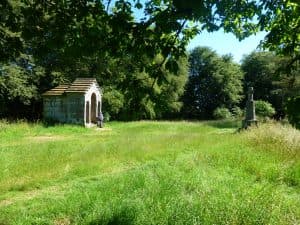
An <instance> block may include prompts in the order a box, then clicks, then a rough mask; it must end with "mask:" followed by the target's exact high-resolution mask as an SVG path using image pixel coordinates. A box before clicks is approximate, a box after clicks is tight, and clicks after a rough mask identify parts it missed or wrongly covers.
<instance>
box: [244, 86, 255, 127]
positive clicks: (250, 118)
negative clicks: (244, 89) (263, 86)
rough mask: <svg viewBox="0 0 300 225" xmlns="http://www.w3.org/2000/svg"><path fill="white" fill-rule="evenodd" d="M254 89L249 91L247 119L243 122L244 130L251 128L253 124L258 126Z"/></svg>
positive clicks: (250, 88)
mask: <svg viewBox="0 0 300 225" xmlns="http://www.w3.org/2000/svg"><path fill="white" fill-rule="evenodd" d="M253 93H254V90H253V87H249V89H248V99H247V103H246V118H245V120H244V121H243V128H247V127H249V126H251V125H252V124H253V123H254V124H255V125H257V120H256V115H255V103H254V100H253Z"/></svg>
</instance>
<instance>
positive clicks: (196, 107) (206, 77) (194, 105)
mask: <svg viewBox="0 0 300 225" xmlns="http://www.w3.org/2000/svg"><path fill="white" fill-rule="evenodd" d="M189 63H190V73H189V80H188V84H187V86H186V91H185V94H184V98H183V100H184V108H183V112H184V114H185V115H186V116H187V117H192V118H197V119H208V118H212V115H213V111H214V110H215V109H216V108H218V107H225V108H227V109H232V108H234V107H235V106H236V105H237V104H238V103H239V102H240V100H241V99H242V95H241V93H242V78H243V73H242V72H241V70H240V67H239V66H238V65H237V64H235V63H233V62H232V58H230V57H228V56H226V57H220V56H218V55H217V54H216V53H215V52H214V51H212V50H211V49H209V48H206V47H197V48H195V49H193V50H192V52H191V53H190V56H189Z"/></svg>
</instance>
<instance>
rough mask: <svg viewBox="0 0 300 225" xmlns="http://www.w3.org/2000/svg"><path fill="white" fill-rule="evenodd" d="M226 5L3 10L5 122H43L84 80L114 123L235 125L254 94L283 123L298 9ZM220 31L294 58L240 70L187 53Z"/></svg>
mask: <svg viewBox="0 0 300 225" xmlns="http://www.w3.org/2000/svg"><path fill="white" fill-rule="evenodd" d="M223 2H224V1H217V0H213V1H193V0H191V1H181V0H176V1H175V0H174V1H173V0H167V1H166V0H164V1H160V0H159V1H153V0H149V1H145V2H140V1H127V0H118V1H104V0H103V1H90V0H82V1H81V0H80V1H52V0H46V1H45V0H43V1H41V0H32V1H20V0H4V1H2V2H1V3H0V12H1V14H0V117H6V118H7V117H10V118H27V119H30V120H35V119H42V98H41V94H42V93H43V92H44V91H46V90H48V89H50V88H53V87H54V86H56V85H58V84H63V83H70V82H72V81H73V80H74V79H75V78H77V77H95V78H97V80H98V83H99V84H100V86H101V87H102V89H103V97H104V99H103V109H104V111H105V113H106V118H108V117H110V118H111V119H118V120H139V119H167V118H191V119H210V118H213V116H214V113H215V112H216V110H217V111H218V110H219V111H220V110H221V111H222V110H223V111H224V109H225V110H227V111H228V112H229V113H231V114H236V115H238V114H240V111H241V109H242V108H243V104H244V100H245V99H244V94H245V89H246V88H247V87H248V86H249V85H251V86H254V88H255V91H256V98H257V99H261V100H265V101H268V102H270V103H271V104H272V105H273V107H275V109H276V112H277V116H282V115H284V114H285V109H284V107H285V106H284V104H285V102H286V101H287V99H288V98H290V97H291V96H296V95H298V94H299V93H297V91H298V90H299V89H297V85H298V80H299V76H298V75H299V70H297V63H298V62H299V41H298V39H299V35H298V36H297V35H296V36H295V35H293V33H296V34H297V31H298V30H297V29H299V27H300V26H298V23H299V21H298V20H297V19H296V20H295V19H294V18H298V17H297V15H298V14H299V5H298V4H297V3H294V1H283V0H282V1H276V4H275V2H273V3H272V4H270V3H269V1H268V0H260V1H253V2H244V1H241V2H239V3H238V4H237V3H235V2H233V1H226V4H223ZM274 4H275V5H274ZM279 9H280V10H279ZM136 11H139V12H140V13H141V14H142V15H144V17H141V18H135V17H134V15H135V13H136ZM255 16H256V21H258V22H257V23H256V24H255V23H254V22H253V21H254V20H253V17H255ZM283 21H284V22H283ZM190 22H198V23H200V24H201V26H199V25H195V24H193V23H190ZM287 24H289V25H290V27H294V28H295V30H291V28H287V27H288V26H287ZM294 28H293V29H294ZM219 29H224V30H225V31H226V32H232V33H234V34H235V35H236V36H237V38H239V39H243V38H245V37H247V36H249V35H251V34H253V33H255V32H257V30H258V29H261V30H263V29H266V30H268V31H269V33H268V35H267V36H266V38H265V40H264V43H263V46H264V47H266V48H268V49H271V50H272V51H274V52H276V53H277V54H282V55H287V57H279V56H276V55H275V54H273V53H270V52H261V53H252V54H250V55H249V56H246V57H245V58H244V60H243V62H242V65H241V66H240V65H238V64H236V63H234V62H233V61H232V58H231V56H230V55H226V56H218V55H217V54H216V53H215V52H214V51H212V50H210V49H208V48H201V47H199V48H196V49H194V50H193V51H191V52H190V53H186V49H185V48H186V46H187V44H188V42H189V40H191V39H192V38H193V37H194V36H195V35H196V34H197V33H199V32H201V31H202V30H208V31H210V32H212V31H216V30H219ZM278 31H280V32H278ZM298 33H299V32H298Z"/></svg>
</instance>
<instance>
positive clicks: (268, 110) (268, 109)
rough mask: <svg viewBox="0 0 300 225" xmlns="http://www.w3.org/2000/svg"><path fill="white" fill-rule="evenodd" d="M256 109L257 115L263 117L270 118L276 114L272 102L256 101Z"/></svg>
mask: <svg viewBox="0 0 300 225" xmlns="http://www.w3.org/2000/svg"><path fill="white" fill-rule="evenodd" d="M255 111H256V115H258V116H261V117H269V118H270V117H272V116H274V114H275V109H274V108H273V106H272V105H271V103H269V102H266V101H263V100H258V101H255Z"/></svg>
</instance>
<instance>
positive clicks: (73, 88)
mask: <svg viewBox="0 0 300 225" xmlns="http://www.w3.org/2000/svg"><path fill="white" fill-rule="evenodd" d="M94 83H97V80H96V79H95V78H77V79H76V80H75V81H74V82H73V83H72V84H71V85H70V87H69V88H68V89H67V90H66V93H68V92H76V93H77V92H86V91H87V90H88V89H89V88H90V87H91V85H92V84H94Z"/></svg>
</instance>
